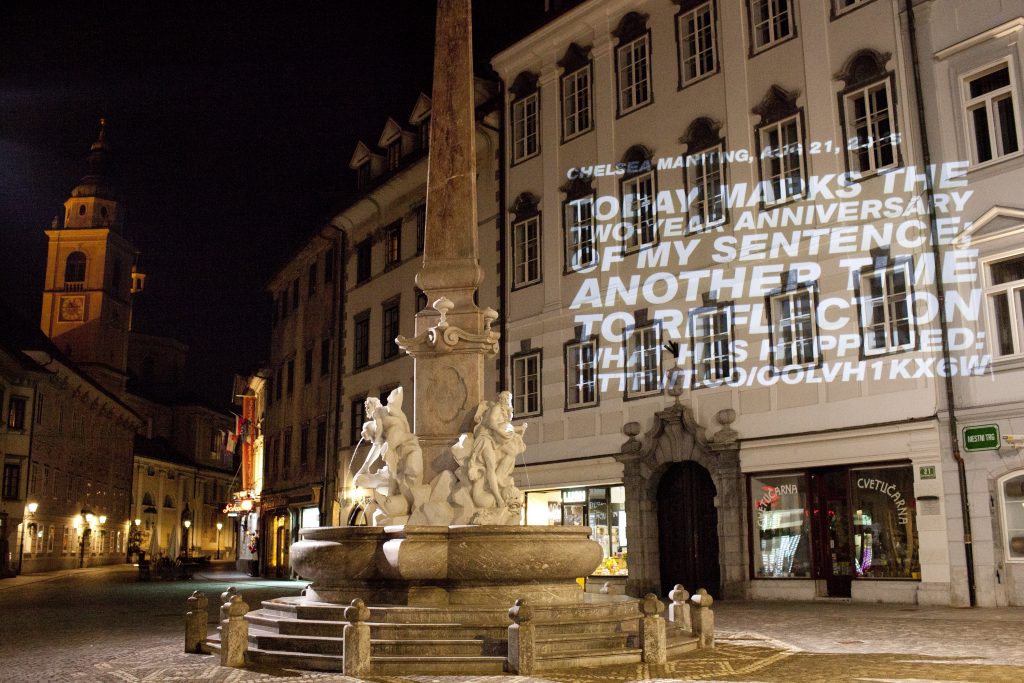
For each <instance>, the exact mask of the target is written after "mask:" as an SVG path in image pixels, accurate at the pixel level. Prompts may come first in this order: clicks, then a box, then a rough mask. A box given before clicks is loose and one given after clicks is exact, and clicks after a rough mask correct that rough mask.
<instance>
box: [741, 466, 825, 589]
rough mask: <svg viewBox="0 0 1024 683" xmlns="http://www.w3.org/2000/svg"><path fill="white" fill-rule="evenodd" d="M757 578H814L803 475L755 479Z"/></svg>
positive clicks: (755, 559)
mask: <svg viewBox="0 0 1024 683" xmlns="http://www.w3.org/2000/svg"><path fill="white" fill-rule="evenodd" d="M750 494H751V498H752V504H753V510H754V521H755V524H756V526H755V529H754V545H755V551H754V576H755V577H756V578H773V579H779V578H807V577H808V576H810V569H811V562H810V545H811V544H810V538H809V524H808V521H807V481H806V477H804V475H802V474H782V475H771V476H767V475H766V476H759V477H752V478H751V480H750Z"/></svg>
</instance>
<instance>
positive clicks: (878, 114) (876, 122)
mask: <svg viewBox="0 0 1024 683" xmlns="http://www.w3.org/2000/svg"><path fill="white" fill-rule="evenodd" d="M843 122H844V124H845V126H846V150H847V151H846V155H847V162H848V163H849V168H850V170H851V171H858V172H859V173H860V174H861V175H871V174H873V173H878V172H879V171H883V170H885V169H887V168H892V167H893V166H895V165H896V142H897V140H896V135H895V125H894V124H895V116H894V112H893V109H892V80H891V79H890V78H888V77H887V78H884V79H883V80H881V81H878V82H875V83H869V84H867V85H865V86H862V87H856V88H855V89H854V90H852V91H850V92H847V93H845V94H844V95H843Z"/></svg>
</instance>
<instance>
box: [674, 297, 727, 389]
mask: <svg viewBox="0 0 1024 683" xmlns="http://www.w3.org/2000/svg"><path fill="white" fill-rule="evenodd" d="M722 314H724V315H725V328H726V329H725V332H724V335H723V333H722V332H721V331H719V330H717V325H718V323H717V321H716V322H715V326H716V327H715V329H714V330H713V331H712V332H711V335H710V336H703V335H702V336H700V337H698V336H697V320H698V318H702V317H705V316H719V315H722ZM712 319H713V320H714V319H715V318H712ZM686 328H687V336H688V337H689V339H690V351H691V360H690V367H691V372H692V373H693V374H692V381H691V383H690V386H691V387H693V388H694V389H703V388H713V387H719V386H722V385H728V384H730V383H731V382H733V381H734V380H735V378H736V325H735V315H734V312H733V306H732V303H731V302H719V303H709V304H707V305H704V306H698V307H696V308H693V309H691V311H690V315H689V317H688V319H687V321H686ZM722 336H724V337H725V340H726V342H725V343H726V347H727V350H726V354H725V355H724V356H721V355H709V356H708V358H711V359H712V360H714V359H716V358H726V359H727V360H728V374H727V376H722V375H721V374H719V373H720V370H719V369H717V368H716V373H715V377H714V378H713V379H711V380H708V379H705V378H703V377H702V376H701V373H700V372H698V366H699V365H700V364H703V363H704V358H705V357H704V355H700V356H698V353H697V350H698V344H700V345H708V347H709V348H710V347H711V346H713V345H714V344H716V343H721V342H720V338H721V337H722Z"/></svg>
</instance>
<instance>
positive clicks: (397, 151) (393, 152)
mask: <svg viewBox="0 0 1024 683" xmlns="http://www.w3.org/2000/svg"><path fill="white" fill-rule="evenodd" d="M401 162H402V140H401V138H399V139H397V140H395V141H394V142H392V143H391V144H390V145H388V170H389V171H394V170H395V169H396V168H398V165H399V164H400V163H401Z"/></svg>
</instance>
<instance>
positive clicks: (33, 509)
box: [18, 502, 39, 574]
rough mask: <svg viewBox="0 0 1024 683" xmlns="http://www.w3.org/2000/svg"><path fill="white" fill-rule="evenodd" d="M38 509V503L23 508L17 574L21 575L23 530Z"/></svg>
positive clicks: (23, 552) (23, 546) (23, 551)
mask: <svg viewBox="0 0 1024 683" xmlns="http://www.w3.org/2000/svg"><path fill="white" fill-rule="evenodd" d="M38 509H39V503H35V502H32V503H29V504H28V505H26V506H25V515H24V519H22V520H21V547H20V548H18V574H21V563H22V560H23V559H24V556H25V530H26V529H28V520H29V518H30V517H31V516H32V515H34V514H36V510H38Z"/></svg>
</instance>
